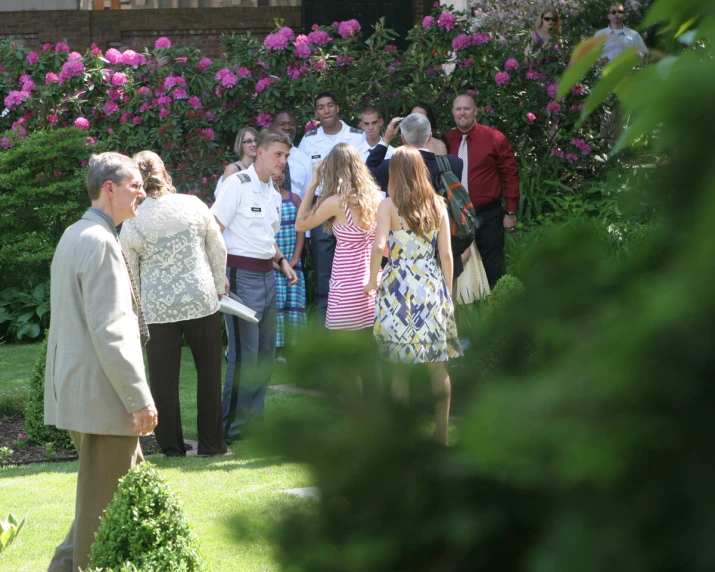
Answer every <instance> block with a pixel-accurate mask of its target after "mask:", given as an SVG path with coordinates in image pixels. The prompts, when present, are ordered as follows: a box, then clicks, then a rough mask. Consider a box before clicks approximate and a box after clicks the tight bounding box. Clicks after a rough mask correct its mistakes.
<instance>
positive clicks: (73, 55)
mask: <svg viewBox="0 0 715 572" xmlns="http://www.w3.org/2000/svg"><path fill="white" fill-rule="evenodd" d="M69 59H70V60H81V59H82V54H80V53H79V52H72V53H70V57H69Z"/></svg>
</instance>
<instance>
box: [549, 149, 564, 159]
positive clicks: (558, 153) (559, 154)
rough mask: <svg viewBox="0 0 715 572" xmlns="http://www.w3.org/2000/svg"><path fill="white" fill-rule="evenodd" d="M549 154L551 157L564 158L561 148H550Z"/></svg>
mask: <svg viewBox="0 0 715 572" xmlns="http://www.w3.org/2000/svg"><path fill="white" fill-rule="evenodd" d="M551 156H552V157H560V158H561V159H563V158H564V152H563V151H562V150H561V149H552V150H551Z"/></svg>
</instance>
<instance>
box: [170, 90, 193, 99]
mask: <svg viewBox="0 0 715 572" xmlns="http://www.w3.org/2000/svg"><path fill="white" fill-rule="evenodd" d="M171 95H172V97H173V98H174V99H188V98H189V94H188V93H186V90H185V89H184V88H183V87H177V88H176V89H175V90H174V93H172V94H171Z"/></svg>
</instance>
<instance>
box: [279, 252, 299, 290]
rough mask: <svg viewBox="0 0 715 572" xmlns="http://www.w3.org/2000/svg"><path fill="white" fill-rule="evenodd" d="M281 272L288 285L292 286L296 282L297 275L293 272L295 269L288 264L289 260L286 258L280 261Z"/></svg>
mask: <svg viewBox="0 0 715 572" xmlns="http://www.w3.org/2000/svg"><path fill="white" fill-rule="evenodd" d="M281 272H283V274H284V276H285V277H286V278H288V286H293V285H294V284H298V275H297V274H296V273H295V270H293V268H292V267H291V265H290V262H288V259H287V258H284V259H283V260H282V261H281Z"/></svg>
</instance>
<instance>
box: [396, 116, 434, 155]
mask: <svg viewBox="0 0 715 572" xmlns="http://www.w3.org/2000/svg"><path fill="white" fill-rule="evenodd" d="M400 133H402V136H403V137H404V138H405V143H407V144H408V145H411V146H412V147H417V148H418V149H420V148H422V147H425V146H426V145H427V142H428V141H429V137H430V135H431V134H432V126H431V125H430V122H429V119H427V117H426V116H425V115H422V114H421V113H412V114H411V115H408V116H407V117H405V118H404V119H403V120H402V121H401V122H400Z"/></svg>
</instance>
